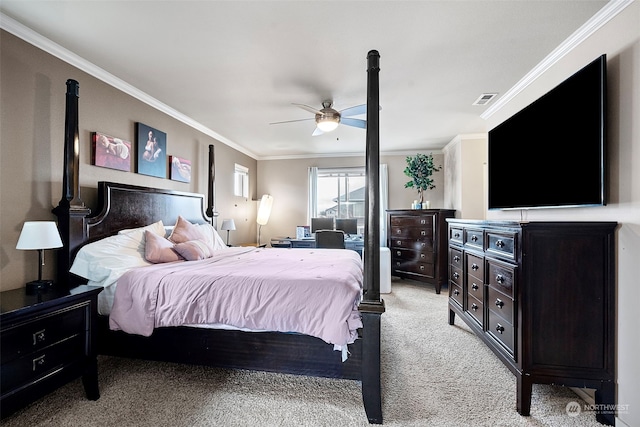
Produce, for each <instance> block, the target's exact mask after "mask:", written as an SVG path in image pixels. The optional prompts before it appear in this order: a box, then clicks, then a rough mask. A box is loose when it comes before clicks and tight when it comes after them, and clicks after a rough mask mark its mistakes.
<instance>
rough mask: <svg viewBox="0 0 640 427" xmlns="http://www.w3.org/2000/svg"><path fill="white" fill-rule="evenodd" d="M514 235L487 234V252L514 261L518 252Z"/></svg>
mask: <svg viewBox="0 0 640 427" xmlns="http://www.w3.org/2000/svg"><path fill="white" fill-rule="evenodd" d="M515 245H516V238H515V235H514V234H501V233H493V232H487V251H489V252H493V253H496V254H498V255H501V256H505V257H508V258H510V259H514V254H515V251H516V247H515Z"/></svg>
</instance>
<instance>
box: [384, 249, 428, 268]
mask: <svg viewBox="0 0 640 427" xmlns="http://www.w3.org/2000/svg"><path fill="white" fill-rule="evenodd" d="M434 259H435V256H434V253H433V252H429V251H427V252H419V251H415V250H413V249H400V248H393V250H392V252H391V260H392V264H393V265H399V264H398V262H405V261H410V262H418V263H428V264H432V263H433V262H434Z"/></svg>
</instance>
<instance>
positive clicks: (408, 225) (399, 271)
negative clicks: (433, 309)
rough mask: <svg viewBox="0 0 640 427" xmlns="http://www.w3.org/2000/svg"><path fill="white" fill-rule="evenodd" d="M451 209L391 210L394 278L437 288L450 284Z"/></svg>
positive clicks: (389, 224) (389, 231) (389, 243)
mask: <svg viewBox="0 0 640 427" xmlns="http://www.w3.org/2000/svg"><path fill="white" fill-rule="evenodd" d="M454 215H455V210H451V209H409V210H387V246H388V247H389V249H390V250H391V275H392V276H397V277H401V278H403V279H413V280H418V281H421V282H425V283H429V284H432V285H434V286H435V289H436V293H438V294H439V293H440V288H441V287H442V285H446V284H447V222H446V219H447V218H453V217H454Z"/></svg>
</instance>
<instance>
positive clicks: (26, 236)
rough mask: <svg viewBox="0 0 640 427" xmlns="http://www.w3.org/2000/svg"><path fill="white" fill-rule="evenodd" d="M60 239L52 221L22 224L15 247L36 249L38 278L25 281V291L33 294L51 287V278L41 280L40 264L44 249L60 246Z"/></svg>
mask: <svg viewBox="0 0 640 427" xmlns="http://www.w3.org/2000/svg"><path fill="white" fill-rule="evenodd" d="M61 247H62V240H61V239H60V233H59V232H58V227H57V226H56V223H55V222H53V221H27V222H25V223H24V224H23V226H22V231H21V232H20V237H19V238H18V244H17V245H16V249H19V250H34V249H35V250H37V251H38V259H39V263H38V280H33V281H31V282H28V283H27V293H28V294H34V293H37V292H38V291H45V290H48V289H49V288H51V286H52V285H53V282H52V281H51V280H42V266H43V265H44V250H45V249H53V248H61Z"/></svg>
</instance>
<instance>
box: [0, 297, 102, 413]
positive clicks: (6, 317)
mask: <svg viewBox="0 0 640 427" xmlns="http://www.w3.org/2000/svg"><path fill="white" fill-rule="evenodd" d="M100 291H102V287H90V286H79V287H78V288H75V289H72V290H71V291H67V290H57V289H52V290H49V291H47V292H42V293H37V294H35V295H27V294H26V292H25V289H24V288H20V289H14V290H11V291H5V292H2V293H0V352H1V356H0V362H1V363H2V366H1V367H0V369H1V371H0V392H1V397H0V414H1V415H2V417H4V416H7V415H10V414H11V413H13V412H15V411H16V410H17V409H20V408H21V407H23V406H25V405H27V404H29V403H31V402H33V401H35V400H36V399H38V398H40V397H42V396H44V395H45V394H47V393H49V392H51V391H53V390H55V389H56V388H58V387H60V386H61V385H63V384H65V383H67V382H69V381H71V380H74V379H76V378H78V377H82V381H83V385H84V389H85V392H86V395H87V398H89V399H91V400H96V399H98V398H99V397H100V393H99V389H98V370H97V369H98V368H97V358H96V346H95V337H96V332H95V326H96V318H97V296H98V293H100Z"/></svg>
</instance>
